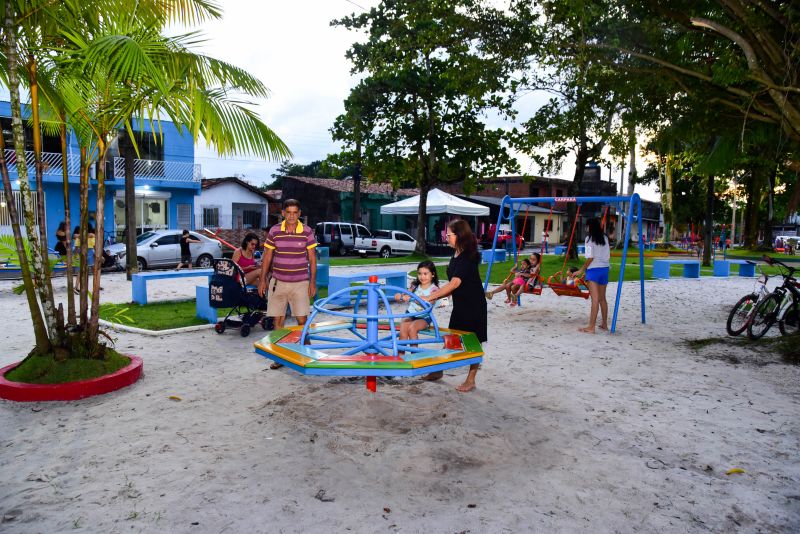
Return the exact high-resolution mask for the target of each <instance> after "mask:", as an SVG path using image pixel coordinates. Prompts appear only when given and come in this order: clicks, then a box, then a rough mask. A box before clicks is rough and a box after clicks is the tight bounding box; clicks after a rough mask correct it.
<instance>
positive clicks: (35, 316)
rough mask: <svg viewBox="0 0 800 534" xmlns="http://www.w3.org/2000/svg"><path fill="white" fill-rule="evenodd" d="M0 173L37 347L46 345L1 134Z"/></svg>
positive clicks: (47, 341) (46, 340)
mask: <svg viewBox="0 0 800 534" xmlns="http://www.w3.org/2000/svg"><path fill="white" fill-rule="evenodd" d="M0 173H2V176H3V192H4V193H5V197H6V206H7V209H8V215H9V218H10V219H11V232H12V234H13V235H14V244H15V245H16V248H17V256H19V266H20V271H21V272H22V285H23V287H24V288H25V298H26V299H27V301H28V309H29V311H30V314H31V323H32V324H33V333H34V337H35V339H36V347H37V348H38V347H45V346H47V344H49V343H50V341H49V339H48V337H47V329H46V328H45V326H44V319H43V318H42V312H41V309H40V308H39V301H38V300H36V290H35V289H34V283H33V277H32V276H31V270H30V264H29V263H28V256H27V254H26V252H25V239H24V238H23V237H22V230H21V229H20V226H19V213H18V212H17V203H16V202H15V201H14V192H13V190H12V189H11V179H10V177H9V175H8V162H7V161H6V147H5V143H4V140H3V136H2V135H0Z"/></svg>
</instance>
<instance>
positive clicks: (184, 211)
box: [176, 204, 192, 230]
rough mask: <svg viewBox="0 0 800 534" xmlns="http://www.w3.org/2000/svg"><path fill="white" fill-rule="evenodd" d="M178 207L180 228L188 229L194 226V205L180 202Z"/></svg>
mask: <svg viewBox="0 0 800 534" xmlns="http://www.w3.org/2000/svg"><path fill="white" fill-rule="evenodd" d="M176 208H177V211H178V217H177V218H178V221H177V222H178V228H185V229H187V230H188V229H189V228H190V227H191V226H192V205H191V204H178V205H177V206H176Z"/></svg>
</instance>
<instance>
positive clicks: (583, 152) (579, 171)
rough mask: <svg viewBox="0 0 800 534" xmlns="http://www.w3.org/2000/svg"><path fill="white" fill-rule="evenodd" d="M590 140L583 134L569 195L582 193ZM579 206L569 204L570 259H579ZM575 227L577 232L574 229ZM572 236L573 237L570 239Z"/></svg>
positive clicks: (573, 195)
mask: <svg viewBox="0 0 800 534" xmlns="http://www.w3.org/2000/svg"><path fill="white" fill-rule="evenodd" d="M587 145H588V140H587V138H586V135H583V134H582V135H581V141H580V147H579V148H578V153H577V155H576V156H575V175H574V176H573V178H572V184H571V185H570V186H569V196H571V197H576V196H578V195H579V194H580V191H581V186H582V184H583V173H584V171H585V170H586V162H587V161H589V149H588V147H587ZM577 217H578V207H577V205H576V204H575V203H574V202H570V203H569V204H567V224H568V228H567V231H568V234H567V244H568V245H569V250H568V251H567V258H569V259H570V260H577V259H578V241H579V240H580V238H581V235H582V232H581V228H580V226H581V223H580V221H578V220H577ZM573 226H574V227H575V232H574V233H573V231H572V229H573ZM570 238H571V239H570Z"/></svg>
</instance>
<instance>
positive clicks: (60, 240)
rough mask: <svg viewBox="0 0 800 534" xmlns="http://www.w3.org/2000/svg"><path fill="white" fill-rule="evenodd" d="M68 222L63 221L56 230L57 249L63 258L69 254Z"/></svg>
mask: <svg viewBox="0 0 800 534" xmlns="http://www.w3.org/2000/svg"><path fill="white" fill-rule="evenodd" d="M67 231H68V230H67V223H66V222H64V221H61V223H60V224H59V225H58V229H57V230H56V246H55V247H53V248H55V251H56V252H58V253H59V254H60V255H61V257H62V258H66V256H67Z"/></svg>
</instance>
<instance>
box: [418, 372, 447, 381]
mask: <svg viewBox="0 0 800 534" xmlns="http://www.w3.org/2000/svg"><path fill="white" fill-rule="evenodd" d="M443 376H444V371H436V372H435V373H428V374H427V375H425V376H423V377H422V380H427V381H428V382H434V381H436V380H439V379H441V378H442V377H443Z"/></svg>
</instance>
